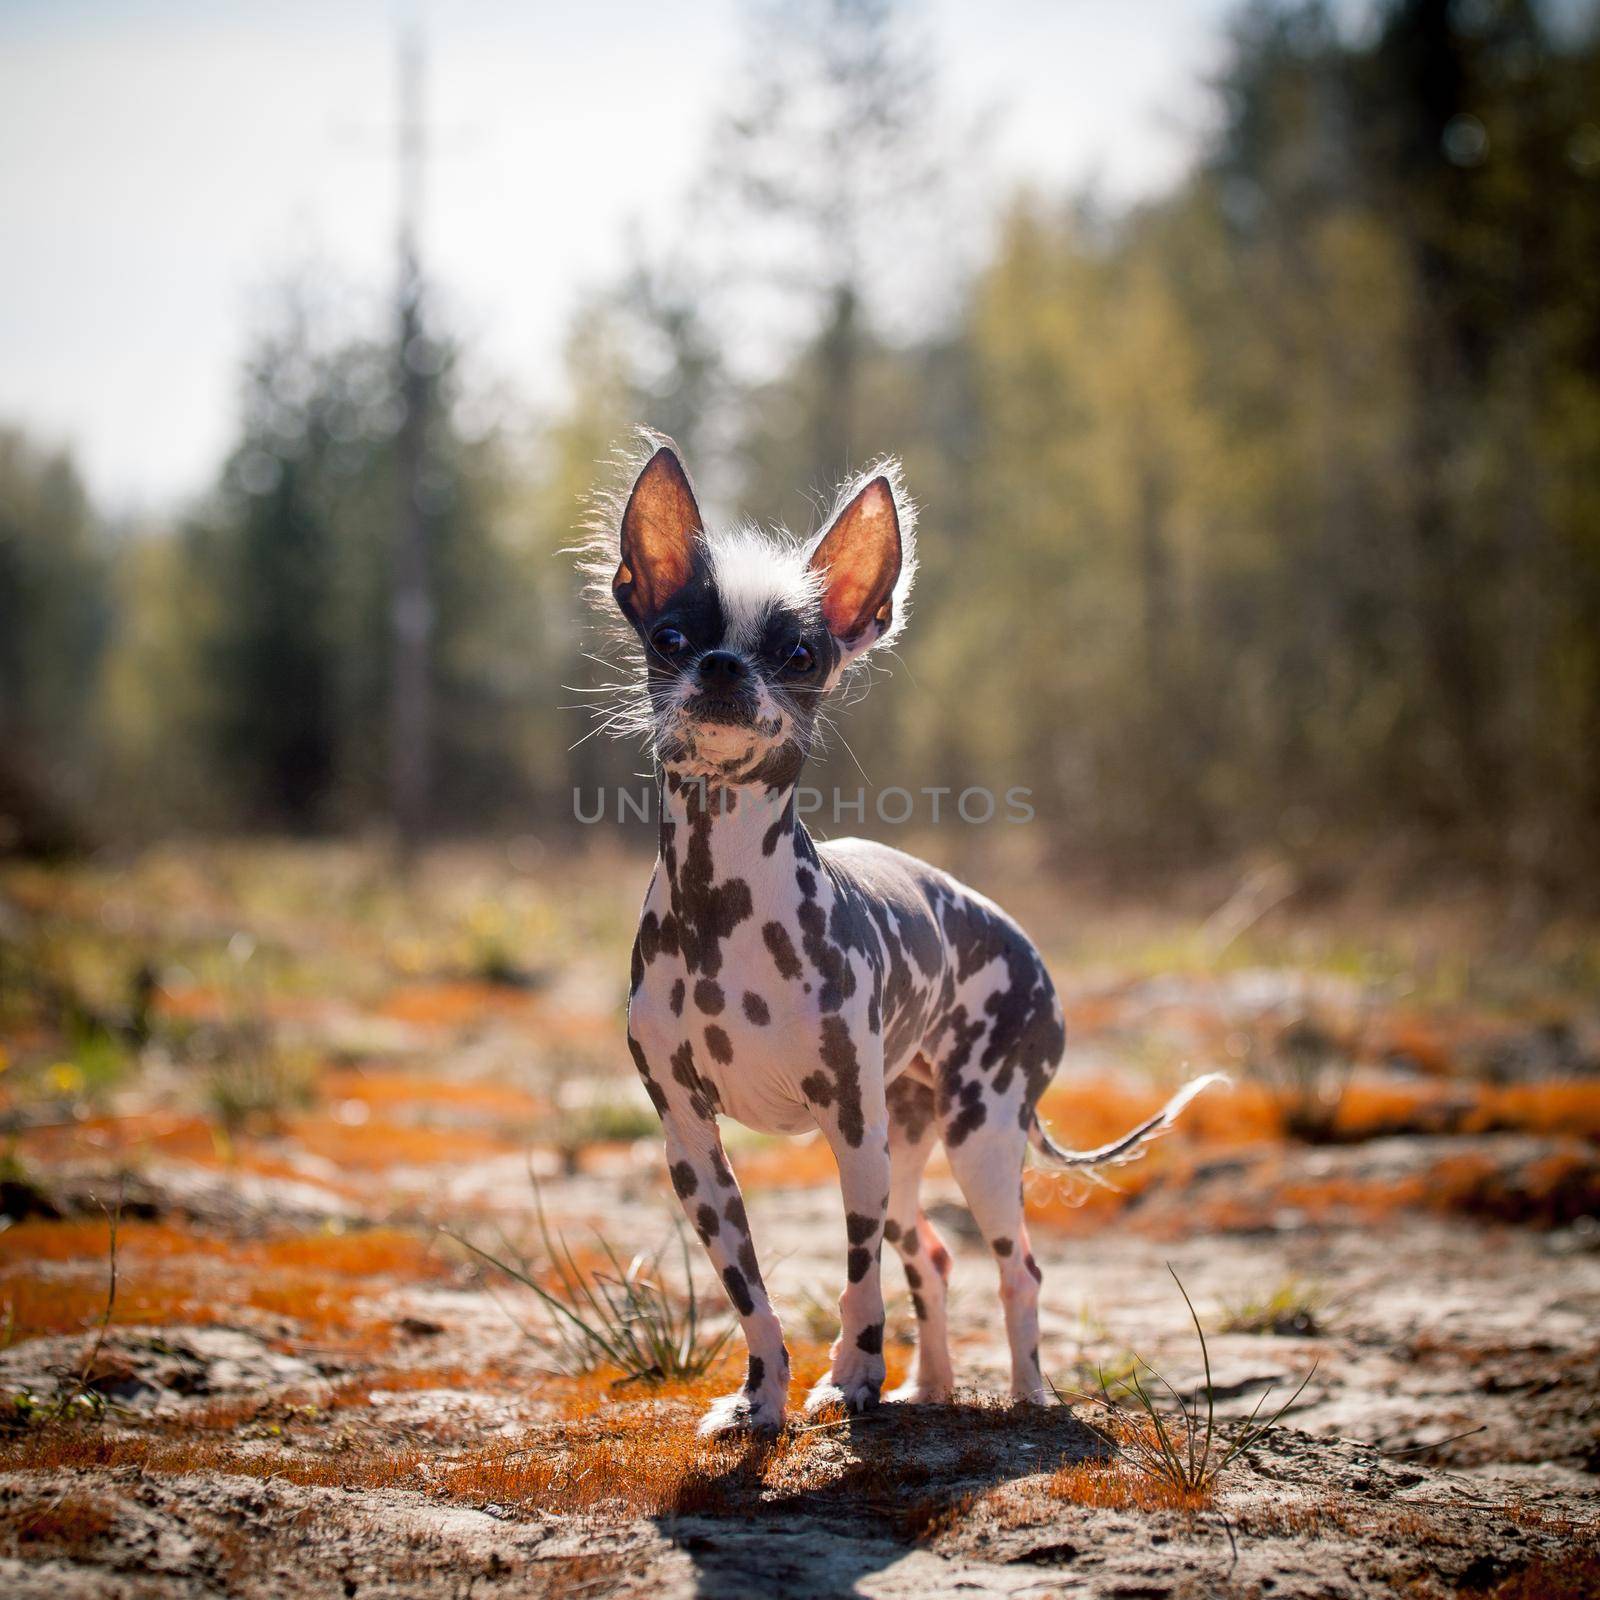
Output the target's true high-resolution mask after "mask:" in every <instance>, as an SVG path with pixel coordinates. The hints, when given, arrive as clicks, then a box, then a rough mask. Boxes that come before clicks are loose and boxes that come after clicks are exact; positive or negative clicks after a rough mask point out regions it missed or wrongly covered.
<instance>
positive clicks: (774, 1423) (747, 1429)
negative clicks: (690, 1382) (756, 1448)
mask: <svg viewBox="0 0 1600 1600" xmlns="http://www.w3.org/2000/svg"><path fill="white" fill-rule="evenodd" d="M782 1426H783V1401H782V1400H781V1399H777V1398H775V1397H773V1396H771V1395H763V1394H760V1393H756V1394H751V1393H749V1392H748V1391H747V1390H744V1389H740V1390H739V1391H738V1392H737V1393H736V1394H725V1395H723V1397H722V1398H721V1399H720V1400H713V1401H712V1402H711V1404H710V1406H709V1407H708V1408H707V1410H706V1414H705V1415H704V1416H703V1417H702V1418H701V1419H700V1428H699V1433H700V1437H701V1438H703V1439H711V1438H716V1437H719V1436H721V1435H725V1434H737V1433H776V1432H778V1430H779V1429H780V1428H782Z"/></svg>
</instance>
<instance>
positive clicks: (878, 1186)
mask: <svg viewBox="0 0 1600 1600" xmlns="http://www.w3.org/2000/svg"><path fill="white" fill-rule="evenodd" d="M862 1076H863V1077H864V1078H865V1077H866V1076H867V1075H866V1074H865V1073H863V1075H862ZM863 1087H865V1086H863ZM863 1100H864V1102H865V1104H864V1114H862V1113H860V1112H857V1111H856V1110H855V1108H853V1107H851V1106H848V1105H840V1104H839V1103H838V1102H837V1101H835V1102H834V1103H833V1104H832V1105H818V1106H817V1107H816V1110H817V1118H818V1121H819V1122H820V1123H821V1126H822V1132H823V1137H824V1138H826V1139H827V1141H828V1144H829V1145H830V1146H831V1148H832V1150H833V1155H834V1159H835V1160H836V1161H837V1162H838V1163H839V1187H840V1189H841V1190H842V1191H843V1192H844V1219H845V1235H846V1251H845V1277H846V1280H847V1281H846V1283H845V1288H844V1293H843V1294H842V1295H840V1296H839V1337H838V1338H837V1339H836V1340H835V1341H834V1344H833V1349H832V1350H831V1351H830V1352H829V1357H830V1364H829V1368H828V1371H827V1372H825V1373H824V1374H823V1375H822V1376H821V1377H820V1378H819V1379H818V1380H817V1382H816V1385H815V1386H814V1387H813V1388H812V1390H811V1393H810V1394H809V1395H808V1396H807V1397H806V1410H807V1411H817V1410H820V1409H822V1408H823V1407H825V1406H829V1405H835V1404H842V1405H844V1406H845V1407H847V1408H848V1409H849V1410H851V1411H865V1410H866V1409H868V1407H870V1406H875V1405H876V1404H877V1403H878V1396H879V1395H880V1394H881V1393H882V1392H883V1370H884V1369H883V1278H882V1272H881V1266H880V1257H881V1254H882V1250H883V1223H884V1218H885V1217H886V1216H887V1215H888V1209H889V1115H888V1111H887V1109H886V1107H885V1105H884V1098H883V1088H882V1078H881V1075H879V1078H878V1086H877V1090H876V1093H875V1095H869V1094H864V1095H863Z"/></svg>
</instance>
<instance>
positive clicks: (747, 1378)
mask: <svg viewBox="0 0 1600 1600" xmlns="http://www.w3.org/2000/svg"><path fill="white" fill-rule="evenodd" d="M766 1381H767V1364H766V1362H765V1361H763V1360H762V1359H761V1357H760V1356H751V1357H750V1365H749V1368H748V1370H747V1371H746V1372H745V1375H744V1386H745V1388H746V1389H747V1390H748V1391H749V1392H750V1393H751V1394H754V1393H755V1392H756V1390H757V1389H759V1388H760V1387H761V1385H762V1384H764V1383H765V1382H766Z"/></svg>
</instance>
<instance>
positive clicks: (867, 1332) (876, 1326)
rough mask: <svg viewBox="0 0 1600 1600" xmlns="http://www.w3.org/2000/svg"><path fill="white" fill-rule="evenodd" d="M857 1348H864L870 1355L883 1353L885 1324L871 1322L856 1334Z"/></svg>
mask: <svg viewBox="0 0 1600 1600" xmlns="http://www.w3.org/2000/svg"><path fill="white" fill-rule="evenodd" d="M856 1349H857V1350H864V1351H866V1353H867V1354H868V1355H869V1356H876V1355H881V1354H882V1353H883V1324H882V1323H881V1322H874V1323H870V1324H869V1325H868V1326H867V1327H865V1328H863V1329H862V1330H861V1332H860V1333H858V1334H857V1335H856Z"/></svg>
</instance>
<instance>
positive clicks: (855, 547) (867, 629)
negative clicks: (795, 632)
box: [811, 474, 902, 654]
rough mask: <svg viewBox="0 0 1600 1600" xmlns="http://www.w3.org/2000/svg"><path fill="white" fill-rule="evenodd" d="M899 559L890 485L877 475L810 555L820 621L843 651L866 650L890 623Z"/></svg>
mask: <svg viewBox="0 0 1600 1600" xmlns="http://www.w3.org/2000/svg"><path fill="white" fill-rule="evenodd" d="M901 559H902V549H901V542H900V517H899V512H898V510H897V508H896V506H895V496H894V489H893V487H892V485H891V484H890V482H889V480H888V478H887V477H885V476H883V475H881V474H880V475H879V476H878V477H875V478H873V479H871V480H870V481H869V482H868V483H866V484H864V485H863V486H862V488H861V489H860V490H859V491H857V493H856V494H855V496H854V497H853V498H852V499H851V501H850V502H849V504H848V505H846V506H845V508H844V510H842V511H841V512H840V513H839V514H838V516H836V517H835V518H834V519H833V524H832V526H831V527H829V529H828V531H827V532H826V533H825V534H823V536H822V542H821V543H820V544H819V545H818V546H817V548H816V550H815V552H814V553H813V554H812V557H811V567H812V570H813V571H815V572H817V573H819V574H820V575H821V577H822V620H823V621H824V623H826V624H827V628H828V632H829V633H831V634H832V635H833V637H834V638H835V639H837V640H838V641H839V642H840V643H841V644H843V645H845V646H846V647H847V649H849V647H855V649H864V648H865V647H866V646H867V645H869V644H872V643H874V642H875V641H876V640H878V639H879V638H881V637H882V636H883V635H884V634H885V633H887V632H888V631H889V630H890V628H891V627H892V626H893V624H894V621H895V616H894V607H895V586H896V585H897V584H898V583H899V581H900V567H901ZM850 653H852V654H853V653H854V649H851V650H850Z"/></svg>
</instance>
